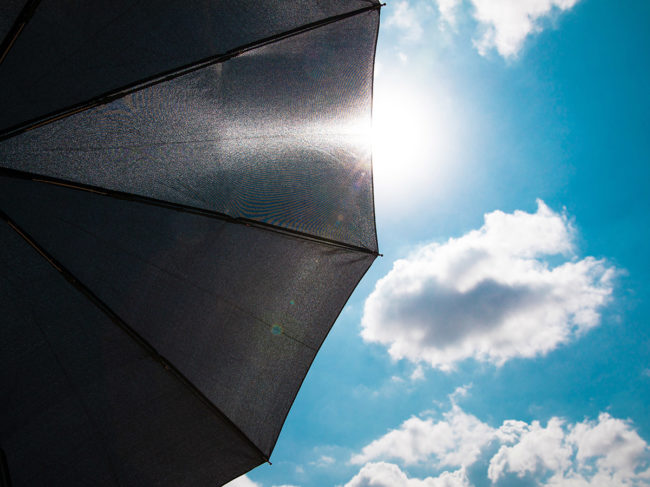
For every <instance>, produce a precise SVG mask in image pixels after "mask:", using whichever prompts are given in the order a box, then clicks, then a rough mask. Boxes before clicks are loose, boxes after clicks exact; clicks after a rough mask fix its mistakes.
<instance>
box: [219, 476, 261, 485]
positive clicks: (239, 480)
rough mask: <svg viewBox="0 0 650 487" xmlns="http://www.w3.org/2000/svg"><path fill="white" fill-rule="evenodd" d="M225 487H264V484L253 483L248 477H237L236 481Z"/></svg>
mask: <svg viewBox="0 0 650 487" xmlns="http://www.w3.org/2000/svg"><path fill="white" fill-rule="evenodd" d="M223 487H262V484H258V483H257V482H253V481H252V480H251V479H249V478H248V477H247V476H246V475H242V476H241V477H237V478H236V479H235V480H231V481H230V482H228V483H227V484H225V485H224V486H223Z"/></svg>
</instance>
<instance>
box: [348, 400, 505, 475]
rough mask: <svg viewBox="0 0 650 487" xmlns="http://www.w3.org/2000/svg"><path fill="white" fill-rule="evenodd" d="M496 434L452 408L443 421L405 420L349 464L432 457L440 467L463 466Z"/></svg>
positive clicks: (409, 461) (410, 461) (408, 461)
mask: <svg viewBox="0 0 650 487" xmlns="http://www.w3.org/2000/svg"><path fill="white" fill-rule="evenodd" d="M495 434H496V432H495V430H493V429H492V428H490V427H489V426H487V425H486V424H484V423H482V422H481V421H479V420H478V419H477V418H476V417H475V416H472V415H470V414H466V413H464V412H463V411H462V410H461V409H460V408H459V407H458V406H457V405H453V407H452V409H451V411H449V412H448V413H446V414H445V415H444V420H443V421H439V422H435V421H433V420H432V419H430V418H429V419H421V418H418V417H415V416H414V417H412V418H410V419H407V420H406V421H404V423H402V425H401V426H400V427H399V428H398V429H395V430H392V431H390V432H388V433H387V434H386V435H384V436H382V437H381V438H379V439H377V440H375V441H373V442H372V443H370V444H369V445H367V446H366V447H364V448H363V450H362V451H361V453H359V454H357V455H354V456H353V457H352V458H351V460H350V461H351V463H354V464H363V463H366V462H369V461H371V460H376V459H378V458H381V459H399V460H401V461H402V463H403V464H406V465H413V464H417V463H424V462H427V461H429V460H430V459H431V458H435V459H436V460H437V464H438V466H441V467H443V466H466V465H470V464H472V463H474V462H475V461H476V459H477V458H478V456H479V455H480V453H481V449H482V448H483V447H484V446H485V445H487V444H488V443H489V442H490V441H491V440H492V439H493V438H494V437H495ZM433 438H435V440H434V441H432V439H433Z"/></svg>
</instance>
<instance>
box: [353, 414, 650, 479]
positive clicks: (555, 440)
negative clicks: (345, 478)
mask: <svg viewBox="0 0 650 487" xmlns="http://www.w3.org/2000/svg"><path fill="white" fill-rule="evenodd" d="M441 445H442V446H441ZM387 459H393V460H396V461H397V462H398V463H400V464H402V465H409V464H414V463H417V464H418V465H419V466H421V467H422V466H431V465H433V466H434V467H435V469H436V470H437V472H436V474H437V475H438V476H437V477H427V478H426V479H424V480H420V479H410V478H408V477H407V475H406V474H405V473H404V472H403V471H402V470H401V469H400V468H399V467H398V465H395V464H391V463H385V462H384V460H387ZM479 460H480V461H481V464H483V465H485V464H488V465H489V466H488V467H487V469H484V470H483V472H481V467H473V468H472V469H471V470H472V472H473V473H472V476H471V478H470V479H468V477H467V472H468V468H469V467H471V466H472V465H476V464H477V462H479ZM351 461H352V463H357V464H364V465H363V467H362V468H361V470H360V472H359V473H358V474H357V475H356V476H355V477H354V478H353V479H351V480H350V482H349V483H348V484H347V485H346V487H360V486H388V485H391V486H405V487H415V486H417V487H425V486H436V487H437V486H441V485H445V486H457V485H462V486H465V485H470V483H471V482H470V480H471V479H472V478H474V476H476V478H474V480H480V479H479V478H478V477H479V476H481V475H484V477H483V481H482V482H480V483H481V484H483V483H485V481H486V480H489V481H491V483H492V485H495V486H499V485H503V484H508V485H510V484H509V483H510V482H511V481H512V476H515V477H517V478H524V477H525V478H528V479H529V480H530V483H531V484H533V483H534V484H535V485H546V486H575V487H578V486H580V487H583V486H584V487H596V486H602V487H604V486H611V485H617V486H649V485H650V468H649V461H650V449H649V448H648V444H647V443H646V442H645V441H644V440H643V439H642V438H641V437H640V436H639V435H638V433H637V432H636V431H635V430H634V429H633V426H632V424H631V423H630V422H629V421H624V420H621V419H617V418H613V417H612V416H610V415H609V414H607V413H601V414H600V415H599V417H598V419H597V420H595V421H589V420H585V421H582V422H578V423H573V424H569V423H567V422H566V421H563V420H562V419H560V418H557V417H554V418H551V419H550V420H549V421H548V423H547V424H546V426H543V425H542V424H541V423H540V422H539V421H533V422H531V423H530V424H529V423H526V422H523V421H517V420H507V421H504V422H503V424H502V425H501V426H500V427H499V428H492V427H490V426H489V425H488V424H486V423H483V422H481V421H480V420H478V419H477V418H476V417H475V416H472V415H470V414H468V413H466V412H464V411H462V410H461V409H460V408H459V407H458V406H457V405H455V404H453V405H452V408H451V410H450V411H449V412H448V413H447V414H445V415H444V419H443V420H442V421H439V422H437V423H435V422H433V421H431V420H422V419H419V418H416V417H413V418H410V419H409V420H407V421H405V422H404V423H403V424H402V425H401V426H400V428H398V429H396V430H393V431H390V432H389V433H387V434H386V435H384V436H383V437H381V438H379V439H377V440H375V441H373V442H371V443H370V444H369V445H368V446H366V447H365V448H363V450H362V452H361V453H360V454H358V455H355V456H353V457H352V460H351ZM445 466H446V467H454V468H455V469H454V470H451V471H442V472H440V469H441V467H445ZM456 467H460V468H456ZM444 482H447V483H444Z"/></svg>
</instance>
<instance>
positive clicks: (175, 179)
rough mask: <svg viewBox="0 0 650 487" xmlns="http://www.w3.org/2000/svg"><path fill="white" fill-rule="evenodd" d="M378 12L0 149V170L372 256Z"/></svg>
mask: <svg viewBox="0 0 650 487" xmlns="http://www.w3.org/2000/svg"><path fill="white" fill-rule="evenodd" d="M378 16H379V12H378V11H370V12H366V13H362V14H358V15H355V16H354V17H351V18H348V19H345V20H342V21H340V22H337V23H333V24H330V25H327V26H324V27H320V28H318V29H315V30H312V31H309V32H306V33H303V34H300V35H297V36H294V37H291V38H288V39H285V40H283V41H280V42H277V43H274V44H271V45H268V46H266V47H263V48H259V49H255V50H253V51H250V52H249V53H247V54H245V55H242V56H239V57H236V58H234V59H232V60H230V61H228V62H226V63H223V64H218V65H214V66H211V67H208V68H204V69H202V70H199V71H196V72H193V73H191V74H187V75H185V76H182V77H180V78H177V79H175V80H172V81H169V82H166V83H161V84H159V85H156V86H154V87H151V88H147V89H145V90H142V91H139V92H137V93H135V94H133V95H130V96H128V97H126V98H123V99H120V100H118V101H115V102H113V103H111V104H108V105H106V106H102V107H98V108H95V109H93V110H90V111H87V112H83V113H79V114H77V115H74V116H71V117H69V118H66V119H63V120H61V121H59V122H55V123H52V124H50V125H46V126H44V127H41V128H39V129H35V130H33V131H30V132H27V133H24V134H22V135H19V136H16V137H13V138H11V139H8V140H5V141H3V142H0V165H3V166H5V167H12V168H16V169H22V170H27V171H31V172H34V173H38V174H46V175H50V176H56V177H59V178H63V179H67V180H71V181H76V182H81V183H86V184H92V185H96V186H100V187H104V188H109V189H113V190H118V191H124V192H129V193H134V194H139V195H143V196H148V197H153V198H157V199H162V200H166V201H172V202H176V203H181V204H185V205H189V206H192V207H197V208H203V209H208V210H213V211H217V212H222V213H226V214H228V215H231V216H236V217H246V218H252V219H256V220H259V221H262V222H266V223H271V224H274V225H279V226H283V227H286V228H290V229H294V230H298V231H302V232H306V233H309V234H313V235H317V236H320V237H325V238H329V239H334V240H337V241H343V242H347V243H349V244H352V245H356V246H360V247H365V248H368V249H371V250H375V251H376V250H377V241H376V235H375V229H374V209H373V195H372V177H371V165H370V136H369V134H370V115H371V113H370V109H371V92H372V74H373V73H372V70H373V59H374V46H375V38H376V29H377V25H378Z"/></svg>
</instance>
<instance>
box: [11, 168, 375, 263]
mask: <svg viewBox="0 0 650 487" xmlns="http://www.w3.org/2000/svg"><path fill="white" fill-rule="evenodd" d="M0 176H7V177H12V178H17V179H28V180H31V181H34V182H38V183H46V184H53V185H56V186H64V187H66V188H70V189H76V190H78V191H87V192H91V193H96V194H100V195H103V196H110V197H112V198H117V199H123V200H127V201H137V202H139V203H143V204H146V205H152V206H160V207H162V208H169V209H172V210H177V211H181V212H185V213H193V214H196V215H203V216H206V217H209V218H217V219H219V220H225V221H228V222H231V223H238V224H240V225H246V226H251V227H256V228H260V229H264V230H268V231H271V232H275V233H281V234H283V235H286V236H290V237H294V238H298V239H301V240H308V241H312V242H317V243H320V244H323V245H328V246H331V247H337V248H341V249H345V250H351V251H355V252H361V253H364V254H370V255H374V256H376V257H377V256H378V257H383V254H380V253H379V252H377V251H375V250H371V249H368V248H366V247H361V246H357V245H353V244H349V243H346V242H340V241H338V240H333V239H329V238H327V237H321V236H318V235H312V234H309V233H306V232H301V231H300V230H294V229H290V228H284V227H280V226H277V225H274V224H272V223H266V222H261V221H257V220H252V219H250V218H243V217H233V216H231V215H227V214H225V213H220V212H217V211H213V210H206V209H203V208H196V207H193V206H189V205H183V204H180V203H172V202H169V201H164V200H159V199H156V198H150V197H148V196H140V195H136V194H131V193H124V192H121V191H116V190H112V189H106V188H102V187H99V186H92V185H89V184H82V183H77V182H74V181H69V180H65V179H59V178H54V177H51V176H45V175H40V174H34V173H30V172H27V171H20V170H18V169H10V168H6V167H0Z"/></svg>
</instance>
